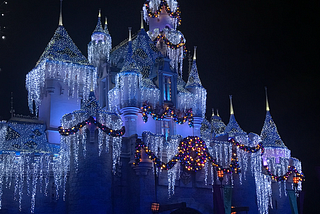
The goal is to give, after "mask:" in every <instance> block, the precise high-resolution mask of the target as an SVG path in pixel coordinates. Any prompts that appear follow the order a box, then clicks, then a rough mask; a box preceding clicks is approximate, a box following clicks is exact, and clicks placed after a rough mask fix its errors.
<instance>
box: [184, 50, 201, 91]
mask: <svg viewBox="0 0 320 214" xmlns="http://www.w3.org/2000/svg"><path fill="white" fill-rule="evenodd" d="M197 87H198V88H203V86H202V84H201V80H200V78H199V73H198V67H197V62H196V47H195V49H194V56H193V63H192V67H191V70H190V74H189V78H188V82H187V84H186V88H197Z"/></svg>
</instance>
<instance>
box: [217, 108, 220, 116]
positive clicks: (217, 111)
mask: <svg viewBox="0 0 320 214" xmlns="http://www.w3.org/2000/svg"><path fill="white" fill-rule="evenodd" d="M217 116H218V117H220V115H219V110H218V109H217Z"/></svg>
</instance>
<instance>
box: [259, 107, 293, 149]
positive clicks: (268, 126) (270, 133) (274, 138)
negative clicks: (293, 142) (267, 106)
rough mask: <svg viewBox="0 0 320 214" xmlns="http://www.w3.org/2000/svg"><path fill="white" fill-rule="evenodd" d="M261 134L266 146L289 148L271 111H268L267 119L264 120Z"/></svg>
mask: <svg viewBox="0 0 320 214" xmlns="http://www.w3.org/2000/svg"><path fill="white" fill-rule="evenodd" d="M260 136H261V139H262V143H263V146H264V147H281V148H287V147H286V145H285V144H284V143H283V141H282V139H281V137H280V135H279V133H278V129H277V126H276V124H275V123H274V121H273V119H272V117H271V114H270V111H267V113H266V119H265V120H264V125H263V127H262V131H261V134H260Z"/></svg>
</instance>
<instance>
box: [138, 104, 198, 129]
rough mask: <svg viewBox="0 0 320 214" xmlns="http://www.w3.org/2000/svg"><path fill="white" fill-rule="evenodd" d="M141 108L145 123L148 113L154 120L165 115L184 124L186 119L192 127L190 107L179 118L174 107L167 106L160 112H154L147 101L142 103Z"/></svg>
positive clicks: (160, 118) (161, 118)
mask: <svg viewBox="0 0 320 214" xmlns="http://www.w3.org/2000/svg"><path fill="white" fill-rule="evenodd" d="M141 110H142V119H143V121H144V122H145V123H146V122H148V114H150V115H151V116H152V118H153V119H154V120H163V119H164V118H165V117H166V116H169V117H171V118H172V119H173V121H174V122H176V123H177V124H184V123H185V122H187V121H188V124H189V126H190V127H193V114H192V109H191V108H190V109H189V110H187V111H186V112H185V113H184V116H183V117H180V118H179V117H178V116H177V113H176V109H174V108H172V107H169V106H167V107H166V108H165V109H164V112H163V113H162V114H156V113H155V110H154V109H153V108H152V107H151V106H150V105H149V104H148V103H144V104H143V106H142V107H141Z"/></svg>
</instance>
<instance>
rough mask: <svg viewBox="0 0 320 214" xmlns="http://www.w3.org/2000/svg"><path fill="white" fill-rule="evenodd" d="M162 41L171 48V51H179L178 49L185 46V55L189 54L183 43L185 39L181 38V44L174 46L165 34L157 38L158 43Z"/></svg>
mask: <svg viewBox="0 0 320 214" xmlns="http://www.w3.org/2000/svg"><path fill="white" fill-rule="evenodd" d="M161 39H162V40H163V41H164V42H165V43H166V45H167V46H168V47H169V48H171V49H177V48H180V47H182V46H183V53H184V54H185V53H186V52H187V50H186V47H185V46H184V45H185V42H184V41H183V37H181V38H180V42H179V43H178V44H176V45H175V44H173V43H172V42H170V41H169V39H167V37H166V36H165V35H163V34H159V35H158V36H157V38H156V40H157V42H158V41H159V40H161Z"/></svg>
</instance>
